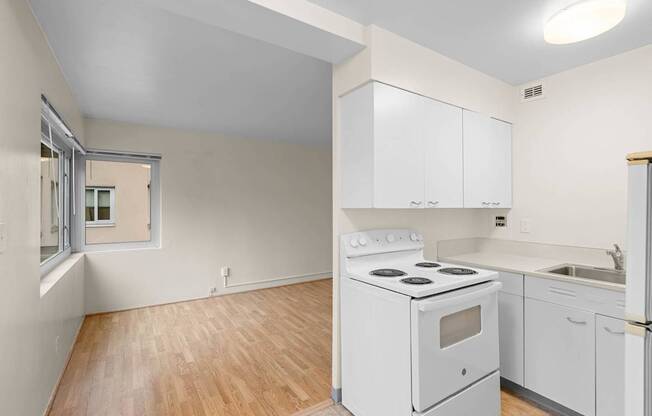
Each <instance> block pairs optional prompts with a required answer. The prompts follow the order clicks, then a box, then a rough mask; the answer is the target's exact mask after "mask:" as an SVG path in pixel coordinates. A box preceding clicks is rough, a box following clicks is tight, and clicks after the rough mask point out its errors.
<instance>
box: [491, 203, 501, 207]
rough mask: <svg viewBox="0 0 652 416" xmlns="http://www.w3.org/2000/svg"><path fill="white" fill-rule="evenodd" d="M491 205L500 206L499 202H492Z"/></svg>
mask: <svg viewBox="0 0 652 416" xmlns="http://www.w3.org/2000/svg"><path fill="white" fill-rule="evenodd" d="M491 205H492V206H494V207H497V206H498V205H500V202H492V203H491Z"/></svg>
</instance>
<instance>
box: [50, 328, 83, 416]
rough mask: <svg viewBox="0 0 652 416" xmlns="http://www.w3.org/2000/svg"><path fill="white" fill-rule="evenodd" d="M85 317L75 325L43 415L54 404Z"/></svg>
mask: <svg viewBox="0 0 652 416" xmlns="http://www.w3.org/2000/svg"><path fill="white" fill-rule="evenodd" d="M85 319H86V317H83V318H82V320H81V322H80V323H79V326H78V327H77V332H76V333H75V337H74V338H73V340H72V344H71V345H70V348H69V349H68V355H67V357H66V365H64V366H63V369H62V370H61V373H60V374H59V377H58V378H57V382H56V384H55V385H54V389H52V393H51V394H50V399H49V400H48V405H47V406H46V407H45V410H44V411H43V416H47V415H48V414H50V411H51V410H52V405H53V404H54V398H55V397H57V392H58V391H59V385H60V384H61V380H63V375H64V374H65V373H66V369H67V368H68V364H70V359H71V358H72V353H73V351H74V350H75V345H76V344H77V338H79V333H80V332H81V329H82V326H83V325H84V320H85Z"/></svg>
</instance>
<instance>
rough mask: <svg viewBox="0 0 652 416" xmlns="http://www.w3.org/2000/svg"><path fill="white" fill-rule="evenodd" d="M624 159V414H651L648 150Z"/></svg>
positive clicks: (651, 158) (651, 161) (651, 177)
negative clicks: (626, 205)
mask: <svg viewBox="0 0 652 416" xmlns="http://www.w3.org/2000/svg"><path fill="white" fill-rule="evenodd" d="M627 159H628V161H629V168H628V188H627V204H628V221H627V252H628V256H627V257H628V258H627V284H626V296H625V300H626V303H625V316H626V319H627V321H628V323H627V324H626V326H625V353H626V356H625V374H626V379H625V399H626V400H625V414H626V416H652V151H650V152H640V153H633V154H630V155H628V157H627Z"/></svg>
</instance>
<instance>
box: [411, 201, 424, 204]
mask: <svg viewBox="0 0 652 416" xmlns="http://www.w3.org/2000/svg"><path fill="white" fill-rule="evenodd" d="M421 204H422V202H421V201H410V205H421Z"/></svg>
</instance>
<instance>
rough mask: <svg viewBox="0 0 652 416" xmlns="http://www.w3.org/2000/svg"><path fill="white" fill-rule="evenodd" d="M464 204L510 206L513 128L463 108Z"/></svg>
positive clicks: (475, 206) (467, 205) (473, 205)
mask: <svg viewBox="0 0 652 416" xmlns="http://www.w3.org/2000/svg"><path fill="white" fill-rule="evenodd" d="M463 124H464V207H465V208H511V206H512V129H511V125H510V124H509V123H505V122H502V121H498V120H495V119H492V118H490V117H488V116H485V115H483V114H479V113H476V112H473V111H468V110H464V112H463Z"/></svg>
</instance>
